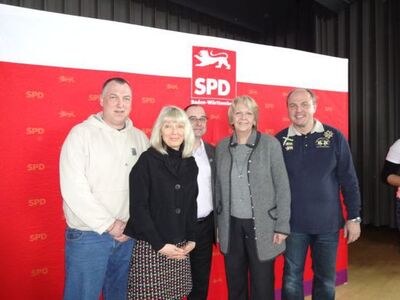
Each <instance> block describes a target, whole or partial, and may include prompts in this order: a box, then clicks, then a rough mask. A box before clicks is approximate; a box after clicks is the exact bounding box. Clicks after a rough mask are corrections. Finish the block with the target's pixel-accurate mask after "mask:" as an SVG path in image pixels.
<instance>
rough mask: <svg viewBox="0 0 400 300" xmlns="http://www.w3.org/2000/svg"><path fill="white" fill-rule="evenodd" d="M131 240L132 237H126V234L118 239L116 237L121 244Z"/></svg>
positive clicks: (116, 238)
mask: <svg viewBox="0 0 400 300" xmlns="http://www.w3.org/2000/svg"><path fill="white" fill-rule="evenodd" d="M129 239H130V237H129V236H127V235H125V234H122V235H120V236H118V237H114V240H116V241H118V242H120V243H123V242H126V241H127V240H129Z"/></svg>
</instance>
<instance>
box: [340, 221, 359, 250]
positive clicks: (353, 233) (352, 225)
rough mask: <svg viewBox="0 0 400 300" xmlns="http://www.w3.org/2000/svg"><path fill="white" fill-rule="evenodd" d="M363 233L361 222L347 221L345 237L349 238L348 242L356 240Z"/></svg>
mask: <svg viewBox="0 0 400 300" xmlns="http://www.w3.org/2000/svg"><path fill="white" fill-rule="evenodd" d="M360 234H361V226H360V223H357V222H354V221H347V222H346V224H345V225H344V237H345V238H347V244H350V243H352V242H355V241H356V240H357V239H358V238H359V237H360Z"/></svg>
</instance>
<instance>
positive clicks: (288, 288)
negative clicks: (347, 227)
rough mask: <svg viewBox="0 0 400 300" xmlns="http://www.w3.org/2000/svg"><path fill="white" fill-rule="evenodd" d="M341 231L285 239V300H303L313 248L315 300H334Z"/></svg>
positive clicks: (292, 236) (283, 295)
mask: <svg viewBox="0 0 400 300" xmlns="http://www.w3.org/2000/svg"><path fill="white" fill-rule="evenodd" d="M338 243H339V232H334V233H326V234H305V233H291V234H290V235H289V237H288V238H287V240H286V252H285V266H284V271H283V287H282V300H300V299H301V300H303V299H304V290H303V275H304V263H305V260H306V256H307V249H308V246H310V251H311V259H312V269H313V272H314V278H313V287H312V299H314V300H334V299H335V283H336V254H337V247H338Z"/></svg>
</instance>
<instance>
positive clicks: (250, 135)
mask: <svg viewBox="0 0 400 300" xmlns="http://www.w3.org/2000/svg"><path fill="white" fill-rule="evenodd" d="M228 118H229V123H230V124H231V126H232V128H233V129H234V132H233V135H232V136H231V137H228V138H225V139H223V140H222V141H221V142H220V143H219V144H218V146H217V151H216V160H217V182H216V200H217V201H216V203H217V209H216V210H217V218H218V236H219V241H220V247H221V251H222V252H223V253H224V256H225V270H226V278H227V282H228V294H229V299H230V300H247V299H252V300H259V299H274V262H275V257H276V256H278V255H279V254H280V253H282V252H283V251H284V250H285V239H286V237H287V236H288V235H289V233H290V228H289V217H290V189H289V181H288V177H287V173H286V168H285V163H284V161H283V155H282V150H281V146H280V144H279V142H278V140H277V139H276V138H275V137H273V136H270V135H267V134H261V133H260V132H259V131H257V121H258V105H257V103H256V102H255V101H254V99H252V98H251V97H249V96H240V97H237V98H235V99H234V100H233V102H232V104H231V106H230V107H229V111H228ZM249 283H250V284H249Z"/></svg>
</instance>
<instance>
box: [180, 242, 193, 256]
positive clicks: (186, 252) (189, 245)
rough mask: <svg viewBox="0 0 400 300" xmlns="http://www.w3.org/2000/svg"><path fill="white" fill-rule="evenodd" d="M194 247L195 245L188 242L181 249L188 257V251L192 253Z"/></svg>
mask: <svg viewBox="0 0 400 300" xmlns="http://www.w3.org/2000/svg"><path fill="white" fill-rule="evenodd" d="M195 247H196V243H195V242H192V241H189V242H187V243H186V245H185V247H183V248H182V249H183V250H184V251H185V255H188V254H189V252H190V251H192V250H193V249H194V248H195Z"/></svg>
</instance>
